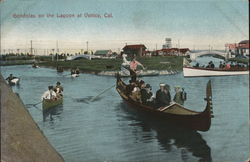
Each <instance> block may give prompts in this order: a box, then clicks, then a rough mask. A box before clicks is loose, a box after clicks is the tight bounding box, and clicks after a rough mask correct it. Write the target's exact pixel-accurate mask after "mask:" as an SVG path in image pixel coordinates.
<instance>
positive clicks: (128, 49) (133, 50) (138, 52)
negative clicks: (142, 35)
mask: <svg viewBox="0 0 250 162" xmlns="http://www.w3.org/2000/svg"><path fill="white" fill-rule="evenodd" d="M146 49H147V47H146V46H145V45H143V44H135V45H126V46H125V47H123V53H125V54H127V55H128V56H129V57H133V56H139V57H140V56H144V55H145V53H146V52H145V50H146Z"/></svg>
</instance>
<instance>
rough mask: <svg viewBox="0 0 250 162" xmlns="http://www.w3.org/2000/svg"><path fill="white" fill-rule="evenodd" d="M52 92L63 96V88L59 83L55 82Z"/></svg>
mask: <svg viewBox="0 0 250 162" xmlns="http://www.w3.org/2000/svg"><path fill="white" fill-rule="evenodd" d="M54 91H55V92H56V94H58V95H61V96H62V95H63V87H62V86H61V83H60V82H56V86H55V88H54Z"/></svg>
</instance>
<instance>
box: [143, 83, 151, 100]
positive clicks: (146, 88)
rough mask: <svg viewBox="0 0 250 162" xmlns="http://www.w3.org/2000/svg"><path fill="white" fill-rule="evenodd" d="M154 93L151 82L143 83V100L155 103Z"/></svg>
mask: <svg viewBox="0 0 250 162" xmlns="http://www.w3.org/2000/svg"><path fill="white" fill-rule="evenodd" d="M152 96H153V93H152V92H151V86H150V85H149V84H145V83H144V84H143V85H142V89H141V101H142V103H143V104H145V105H153V98H152Z"/></svg>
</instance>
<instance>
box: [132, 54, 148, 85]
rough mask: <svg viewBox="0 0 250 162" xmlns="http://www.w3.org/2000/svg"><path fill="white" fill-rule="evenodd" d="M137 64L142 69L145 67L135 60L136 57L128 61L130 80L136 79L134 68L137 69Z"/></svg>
mask: <svg viewBox="0 0 250 162" xmlns="http://www.w3.org/2000/svg"><path fill="white" fill-rule="evenodd" d="M138 65H139V66H141V67H142V68H143V69H145V68H144V66H143V65H142V64H141V63H140V62H138V61H136V58H135V57H134V58H133V60H132V61H131V62H130V63H129V72H130V76H131V80H132V81H133V82H135V81H136V70H137V66H138Z"/></svg>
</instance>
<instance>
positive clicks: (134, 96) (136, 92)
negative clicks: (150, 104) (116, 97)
mask: <svg viewBox="0 0 250 162" xmlns="http://www.w3.org/2000/svg"><path fill="white" fill-rule="evenodd" d="M130 97H131V98H132V99H133V100H134V101H136V102H141V90H140V88H139V87H137V86H136V87H134V89H133V91H132V92H131V95H130Z"/></svg>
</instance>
